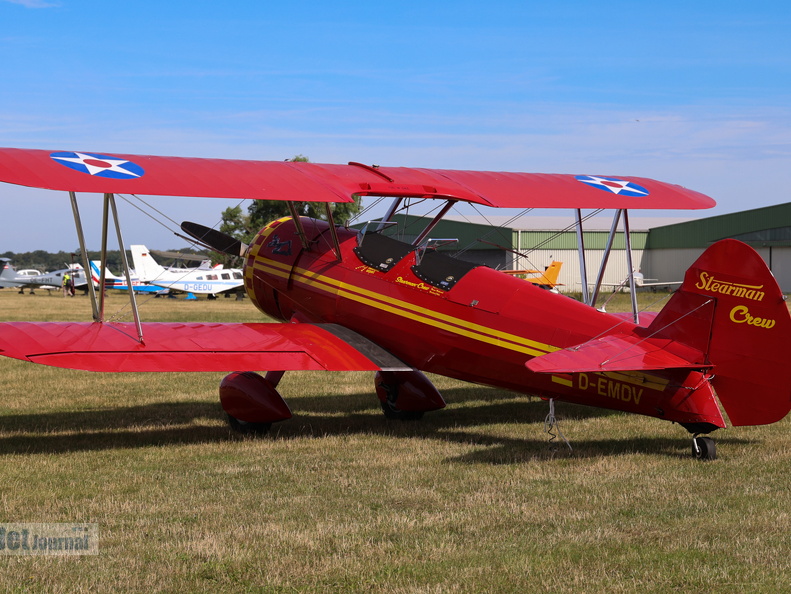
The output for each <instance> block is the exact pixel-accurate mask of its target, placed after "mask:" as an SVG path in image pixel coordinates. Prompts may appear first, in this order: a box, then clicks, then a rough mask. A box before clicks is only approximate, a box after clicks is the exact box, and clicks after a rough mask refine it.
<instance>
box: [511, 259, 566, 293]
mask: <svg viewBox="0 0 791 594" xmlns="http://www.w3.org/2000/svg"><path fill="white" fill-rule="evenodd" d="M561 266H563V262H556V261H554V260H553V261H552V263H551V264H550V265H549V266H547V267H545V268H544V270H503V272H504V273H506V274H510V275H511V276H517V277H519V278H521V279H522V280H526V281H527V282H530V283H533V284H534V285H536V286H537V287H541V288H542V289H548V290H550V291H552V290H555V291H556V290H557V287H560V286H562V284H561V283H558V275H560V268H561Z"/></svg>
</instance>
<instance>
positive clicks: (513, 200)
mask: <svg viewBox="0 0 791 594" xmlns="http://www.w3.org/2000/svg"><path fill="white" fill-rule="evenodd" d="M0 181H3V182H7V183H13V184H19V185H23V186H31V187H36V188H45V189H51V190H66V191H74V192H97V193H114V194H150V195H160V196H200V197H215V198H255V199H260V200H307V201H310V202H351V201H352V200H353V199H354V196H358V195H359V196H366V195H373V196H407V197H425V198H450V199H455V200H461V201H466V202H474V203H476V204H482V205H485V206H494V207H500V208H528V207H531V208H652V209H699V208H710V207H712V206H714V204H715V203H714V200H712V199H711V198H709V197H708V196H704V195H703V194H700V193H698V192H694V191H692V190H687V189H686V188H682V187H681V186H676V185H672V184H667V183H664V182H659V181H654V180H650V179H646V178H640V177H612V176H592V175H565V174H543V173H509V172H490V171H488V172H487V171H453V170H445V169H416V168H407V167H377V166H373V167H369V166H367V165H361V164H358V163H350V164H348V165H322V164H318V163H300V162H286V161H242V160H229V159H198V158H184V157H154V156H144V155H106V154H97V153H81V152H64V151H55V152H53V151H43V150H34V149H13V148H5V149H0Z"/></svg>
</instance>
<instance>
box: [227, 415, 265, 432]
mask: <svg viewBox="0 0 791 594" xmlns="http://www.w3.org/2000/svg"><path fill="white" fill-rule="evenodd" d="M228 425H230V426H231V429H233V430H234V431H236V432H237V433H243V434H245V435H265V434H266V433H268V432H269V430H270V429H271V428H272V423H248V422H247V421H242V420H240V419H237V418H236V417H232V416H231V415H228Z"/></svg>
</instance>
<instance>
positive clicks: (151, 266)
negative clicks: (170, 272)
mask: <svg viewBox="0 0 791 594" xmlns="http://www.w3.org/2000/svg"><path fill="white" fill-rule="evenodd" d="M129 250H130V251H131V252H132V261H133V262H134V264H135V273H137V276H138V278H139V279H140V280H141V281H144V282H147V281H153V280H157V279H158V278H162V273H164V272H165V269H164V268H162V266H160V265H159V264H157V262H156V260H154V257H153V256H152V255H151V252H149V251H148V248H146V246H144V245H130V246H129Z"/></svg>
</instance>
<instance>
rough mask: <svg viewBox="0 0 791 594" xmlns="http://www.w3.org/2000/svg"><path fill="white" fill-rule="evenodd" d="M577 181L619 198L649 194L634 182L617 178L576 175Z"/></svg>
mask: <svg viewBox="0 0 791 594" xmlns="http://www.w3.org/2000/svg"><path fill="white" fill-rule="evenodd" d="M575 179H576V180H577V181H581V182H582V183H583V184H585V185H588V186H591V187H593V188H598V189H599V190H605V191H607V192H612V193H613V194H618V195H619V196H648V195H649V194H650V193H651V192H649V191H648V190H646V189H645V188H644V187H643V186H638V185H637V184H636V183H634V182H630V181H626V180H623V179H618V178H617V177H601V176H599V175H577V176H575Z"/></svg>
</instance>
